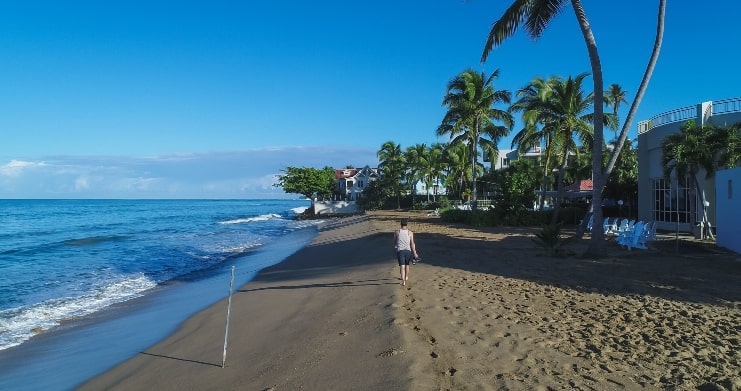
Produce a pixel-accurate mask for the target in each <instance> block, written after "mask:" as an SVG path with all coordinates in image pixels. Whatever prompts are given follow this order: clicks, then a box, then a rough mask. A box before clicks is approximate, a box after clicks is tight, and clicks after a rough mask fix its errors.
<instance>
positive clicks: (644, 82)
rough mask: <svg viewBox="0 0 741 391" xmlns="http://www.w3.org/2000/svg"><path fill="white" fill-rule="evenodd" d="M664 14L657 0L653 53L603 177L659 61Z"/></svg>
mask: <svg viewBox="0 0 741 391" xmlns="http://www.w3.org/2000/svg"><path fill="white" fill-rule="evenodd" d="M665 12H666V0H659V11H658V20H657V22H656V38H655V39H654V48H653V51H652V52H651V58H650V59H649V61H648V65H647V66H646V72H644V74H643V79H642V80H641V85H640V86H639V87H638V91H636V96H635V98H634V99H633V103H632V104H631V105H630V110H629V111H628V116H627V117H626V118H625V123H624V124H623V128H622V130H621V131H620V138H619V139H618V141H617V144H616V146H615V150H614V151H613V153H612V156H611V157H610V162H609V163H608V164H607V168H606V169H605V177H609V176H610V174H611V173H612V170H613V168H615V164H616V163H617V159H618V155H619V154H620V151H621V150H622V149H623V145H624V144H625V139H626V138H627V136H628V131H629V130H630V126H631V124H632V122H633V118H634V117H635V114H636V112H637V111H638V106H639V105H640V104H641V100H643V95H644V94H645V93H646V89H647V88H648V82H649V81H650V80H651V75H652V74H653V72H654V68H655V67H656V62H657V61H658V59H659V52H661V43H662V41H663V37H664V15H665Z"/></svg>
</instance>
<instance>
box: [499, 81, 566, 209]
mask: <svg viewBox="0 0 741 391" xmlns="http://www.w3.org/2000/svg"><path fill="white" fill-rule="evenodd" d="M557 79H558V78H557V77H555V76H554V77H551V78H550V79H547V80H546V79H543V78H540V77H536V78H534V79H533V80H532V81H530V84H528V85H527V86H525V87H523V88H521V89H520V90H519V91H518V92H517V97H518V100H517V101H516V102H515V103H513V104H512V106H511V107H510V110H511V111H513V112H522V119H523V124H524V126H523V128H522V129H521V130H519V131H518V132H517V133H516V134H515V135H514V137H513V138H512V148H516V149H517V151H518V152H519V153H525V152H527V151H528V150H530V149H532V148H533V147H540V146H542V145H545V148H544V150H543V157H542V159H541V166H542V167H543V179H542V183H541V187H540V190H541V191H540V197H539V202H538V205H539V208H540V210H543V206H544V204H545V191H546V190H547V189H548V177H549V174H550V169H551V167H552V160H553V157H554V153H553V149H554V148H553V144H552V143H551V142H550V140H551V139H552V135H550V134H547V133H546V132H547V129H544V128H543V126H542V124H541V123H540V119H539V117H538V107H539V106H540V105H542V104H543V102H547V101H548V100H549V99H550V97H551V94H552V92H553V88H552V86H553V84H554V83H555V82H556V80H557Z"/></svg>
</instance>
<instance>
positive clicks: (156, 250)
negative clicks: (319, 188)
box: [0, 200, 318, 389]
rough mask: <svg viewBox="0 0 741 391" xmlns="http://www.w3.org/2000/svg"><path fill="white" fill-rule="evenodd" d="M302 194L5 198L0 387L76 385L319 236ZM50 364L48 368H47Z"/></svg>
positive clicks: (0, 245)
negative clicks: (304, 216) (302, 217)
mask: <svg viewBox="0 0 741 391" xmlns="http://www.w3.org/2000/svg"><path fill="white" fill-rule="evenodd" d="M308 206H309V201H304V200H0V389H70V388H73V387H74V386H76V385H78V384H79V383H81V382H83V381H84V380H87V379H88V378H90V377H92V376H94V375H96V374H98V373H100V372H102V371H104V370H106V369H108V368H110V367H112V366H113V365H115V364H117V363H119V362H121V361H123V360H125V359H127V358H129V357H131V356H133V355H135V354H137V353H139V352H141V351H143V350H144V349H145V348H146V347H148V346H150V345H151V344H153V343H155V342H156V341H158V340H159V339H161V338H163V337H165V336H166V335H167V334H169V333H171V332H172V331H174V329H175V327H177V325H178V324H179V323H180V322H182V321H183V320H185V319H186V318H187V317H189V316H190V315H192V314H194V313H195V312H197V311H199V310H201V309H203V308H205V307H206V306H208V305H210V304H212V303H214V302H216V301H218V300H220V299H222V298H224V297H226V296H227V295H228V282H229V281H228V280H229V277H230V274H231V266H232V265H234V266H235V268H236V269H235V270H236V278H235V288H236V287H238V286H239V285H241V284H244V283H246V282H248V281H249V280H250V279H251V278H253V277H254V275H255V274H256V273H257V272H258V271H259V270H260V269H262V268H264V267H267V266H270V265H273V264H275V263H278V262H280V261H282V260H283V259H285V258H286V257H287V256H289V255H290V254H292V253H293V252H295V251H297V250H298V249H300V248H301V247H303V246H304V245H305V244H307V243H308V242H309V241H310V240H311V239H312V238H313V237H314V235H315V234H316V229H315V226H316V224H317V223H318V222H317V221H297V220H294V217H295V216H296V215H297V214H298V213H301V212H302V211H303V210H304V209H306V208H307V207H308ZM52 368H53V371H54V373H55V375H54V376H48V375H49V372H48V370H49V369H52Z"/></svg>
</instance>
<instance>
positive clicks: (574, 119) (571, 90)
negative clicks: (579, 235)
mask: <svg viewBox="0 0 741 391" xmlns="http://www.w3.org/2000/svg"><path fill="white" fill-rule="evenodd" d="M587 76H588V74H587V73H582V74H579V75H577V76H576V77H574V78H572V77H569V78H568V79H566V80H563V79H555V80H554V83H553V85H552V89H553V92H552V94H551V95H550V99H548V100H546V101H544V102H542V104H541V105H540V106H539V107H536V108H535V110H536V112H537V117H538V118H539V122H541V123H542V124H543V128H544V131H545V132H546V133H548V134H550V135H552V137H553V139H552V141H551V143H552V144H555V146H556V148H559V149H557V150H556V152H557V153H558V156H559V158H560V159H561V160H560V162H559V168H558V180H557V189H558V197H557V199H556V203H555V205H554V213H553V220H552V221H551V223H552V224H556V222H557V219H558V210H559V207H560V204H561V201H562V200H563V196H564V181H563V177H564V172H565V170H566V166H567V164H568V160H569V156H571V155H575V154H578V153H579V149H578V145H577V143H576V139H579V140H580V142H581V144H582V145H592V144H593V140H592V137H593V127H594V125H593V121H594V113H593V112H592V110H593V109H594V108H595V106H600V105H594V94H592V93H589V94H587V93H586V92H585V91H584V90H583V89H582V87H581V85H582V81H583V80H584V78H586V77H587ZM602 118H603V121H605V122H606V123H605V124H607V125H609V126H613V127H614V125H615V121H614V118H615V117H614V116H613V115H605V116H603V117H602Z"/></svg>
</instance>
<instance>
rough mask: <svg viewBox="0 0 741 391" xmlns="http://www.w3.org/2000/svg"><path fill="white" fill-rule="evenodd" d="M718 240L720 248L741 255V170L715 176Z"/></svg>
mask: <svg viewBox="0 0 741 391" xmlns="http://www.w3.org/2000/svg"><path fill="white" fill-rule="evenodd" d="M715 178H716V182H715V202H714V203H715V204H716V205H717V206H718V210H722V211H723V213H718V215H717V217H716V228H715V229H716V234H717V235H716V240H717V243H718V245H719V246H721V247H725V248H727V249H729V250H733V251H735V252H737V253H741V240H739V232H741V231H739V228H741V168H732V169H729V170H721V171H718V172H717V173H716V174H715Z"/></svg>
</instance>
